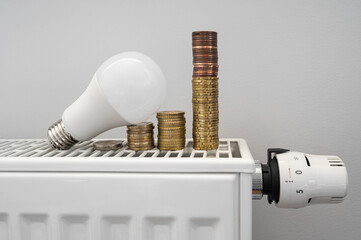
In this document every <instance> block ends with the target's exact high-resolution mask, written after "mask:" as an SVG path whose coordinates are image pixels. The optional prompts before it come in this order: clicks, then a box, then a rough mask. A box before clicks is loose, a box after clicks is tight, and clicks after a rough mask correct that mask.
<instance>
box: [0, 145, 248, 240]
mask: <svg viewBox="0 0 361 240" xmlns="http://www.w3.org/2000/svg"><path fill="white" fill-rule="evenodd" d="M92 144H93V142H92V141H89V142H83V143H81V144H78V145H77V146H75V147H73V148H72V149H70V150H66V151H59V150H54V149H52V148H51V147H50V146H49V145H48V143H47V141H46V140H42V139H40V140H0V240H48V239H51V240H176V239H177V240H184V239H189V240H251V238H252V236H251V234H252V174H253V173H254V171H255V163H254V160H253V158H252V155H251V153H250V151H249V148H248V146H247V144H246V142H245V141H244V140H243V139H221V140H220V146H219V149H218V150H214V151H196V150H193V148H192V141H190V140H188V141H187V143H186V148H185V149H184V150H182V151H171V152H167V151H159V150H156V149H154V150H150V151H144V152H142V151H138V152H134V151H131V150H129V149H128V148H127V144H126V140H124V147H123V148H121V149H119V150H118V151H94V150H93V148H92Z"/></svg>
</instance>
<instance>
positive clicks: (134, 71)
mask: <svg viewBox="0 0 361 240" xmlns="http://www.w3.org/2000/svg"><path fill="white" fill-rule="evenodd" d="M165 94H166V81H165V78H164V76H163V73H162V71H161V69H160V68H159V66H158V65H157V64H156V63H155V62H154V61H153V60H152V59H151V58H149V57H148V56H146V55H144V54H141V53H137V52H124V53H120V54H118V55H115V56H113V57H111V58H110V59H108V60H107V61H106V62H104V63H103V64H102V65H101V66H100V68H99V69H98V70H97V71H96V73H95V74H94V77H93V79H92V80H91V82H90V84H89V86H88V88H87V89H86V90H85V92H84V93H83V94H82V95H81V96H80V97H79V98H78V99H77V100H76V101H75V102H74V103H73V104H72V105H70V106H69V107H68V108H67V109H65V111H64V113H63V115H62V119H61V120H59V121H58V122H56V123H54V124H53V125H52V126H51V127H50V128H49V129H48V139H49V142H50V143H51V145H52V146H53V147H55V148H57V149H69V148H70V147H72V146H73V145H74V144H76V143H77V142H79V141H86V140H90V139H92V138H93V137H95V136H97V135H99V134H100V133H102V132H105V131H107V130H109V129H112V128H115V127H121V126H125V125H129V124H137V123H140V122H143V121H144V120H146V119H148V118H149V117H150V116H151V115H152V114H154V113H155V112H156V111H157V110H158V109H159V108H160V106H161V103H162V102H163V100H164V98H165Z"/></svg>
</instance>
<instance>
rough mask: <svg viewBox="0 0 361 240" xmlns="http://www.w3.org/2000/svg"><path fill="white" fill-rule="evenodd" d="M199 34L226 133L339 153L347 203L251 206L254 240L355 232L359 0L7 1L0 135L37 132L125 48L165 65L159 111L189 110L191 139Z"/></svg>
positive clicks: (360, 211)
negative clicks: (211, 35) (214, 44)
mask: <svg viewBox="0 0 361 240" xmlns="http://www.w3.org/2000/svg"><path fill="white" fill-rule="evenodd" d="M194 30H215V31H218V33H219V55H220V60H219V64H220V74H219V77H220V81H219V83H220V102H219V103H220V135H221V136H222V137H242V138H245V139H246V140H247V141H248V144H249V146H250V148H251V150H252V152H253V155H254V157H255V158H257V159H262V160H265V159H266V149H267V148H268V147H285V148H290V149H294V150H299V151H305V152H309V153H314V154H337V155H339V156H340V157H342V158H343V159H344V161H345V162H346V164H347V167H348V171H349V182H350V187H349V195H348V198H347V200H346V201H345V202H344V203H343V204H340V205H331V206H313V207H309V208H306V209H301V210H283V209H277V208H276V207H275V206H269V205H268V204H267V203H266V201H265V200H262V201H259V202H256V201H254V206H253V208H254V220H253V224H254V225H253V226H254V228H253V229H254V230H253V234H254V239H255V240H264V239H278V240H283V239H293V240H298V239H329V240H331V239H335V240H336V239H337V240H338V239H359V238H360V234H361V230H360V226H361V224H360V223H361V217H360V216H361V204H360V199H361V191H360V185H359V184H360V182H361V176H360V171H361V159H360V155H361V150H360V148H361V146H360V145H361V2H360V1H315V0H306V1H286V0H285V1H282V0H275V1H251V0H250V1H178V2H174V1H4V0H2V1H1V2H0V109H1V118H0V119H1V120H0V122H1V124H0V138H44V137H45V136H46V129H47V127H48V126H49V125H50V124H52V123H53V122H54V121H56V120H58V119H59V118H60V117H61V114H62V112H63V110H64V109H65V108H66V107H67V106H68V105H69V104H71V103H72V102H73V101H74V100H75V99H76V98H77V97H78V96H79V95H80V94H81V93H82V92H83V90H84V89H85V88H86V87H87V85H88V83H89V81H90V79H91V77H92V75H93V73H94V72H95V71H96V69H97V68H98V67H99V66H100V64H101V63H102V62H103V61H104V60H106V59H107V58H108V57H110V56H112V55H114V54H116V53H118V52H122V51H128V50H134V51H140V52H144V53H146V54H148V55H150V56H151V57H152V58H154V59H155V60H156V61H157V62H158V63H159V65H160V66H161V67H162V69H163V71H164V73H165V75H166V78H167V81H168V96H167V100H166V102H165V103H164V106H163V107H162V109H164V110H169V109H183V110H185V111H186V114H187V117H188V118H187V120H188V124H187V127H188V136H189V137H190V136H191V124H190V123H191V113H192V105H191V75H192V54H191V32H192V31H194ZM153 120H154V118H153ZM102 137H125V130H124V129H116V130H113V131H110V132H108V133H105V134H103V135H102Z"/></svg>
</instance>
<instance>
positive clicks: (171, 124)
mask: <svg viewBox="0 0 361 240" xmlns="http://www.w3.org/2000/svg"><path fill="white" fill-rule="evenodd" d="M157 119H158V149H159V150H166V151H175V150H181V149H183V148H184V146H185V140H186V138H185V134H186V126H185V124H186V119H185V117H184V112H183V111H163V112H158V113H157Z"/></svg>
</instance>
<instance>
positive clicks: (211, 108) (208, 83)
mask: <svg viewBox="0 0 361 240" xmlns="http://www.w3.org/2000/svg"><path fill="white" fill-rule="evenodd" d="M192 49H193V80H192V87H193V88H192V89H193V98H192V102H193V148H194V149H196V150H212V149H217V148H218V144H219V138H218V122H219V117H218V77H217V76H218V51H217V32H210V31H199V32H193V33H192Z"/></svg>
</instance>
